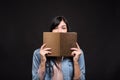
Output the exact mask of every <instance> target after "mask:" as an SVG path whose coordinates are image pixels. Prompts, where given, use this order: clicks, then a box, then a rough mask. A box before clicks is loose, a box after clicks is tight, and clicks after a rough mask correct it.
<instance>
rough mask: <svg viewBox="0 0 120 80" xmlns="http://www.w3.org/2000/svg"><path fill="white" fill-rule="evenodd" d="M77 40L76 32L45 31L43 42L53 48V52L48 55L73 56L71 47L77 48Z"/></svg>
mask: <svg viewBox="0 0 120 80" xmlns="http://www.w3.org/2000/svg"><path fill="white" fill-rule="evenodd" d="M76 42H77V33H76V32H67V33H59V32H56V33H55V32H43V43H46V46H45V47H47V48H52V49H51V52H52V53H51V54H48V55H47V56H71V52H72V51H71V50H70V48H73V47H74V48H75V47H77V46H76Z"/></svg>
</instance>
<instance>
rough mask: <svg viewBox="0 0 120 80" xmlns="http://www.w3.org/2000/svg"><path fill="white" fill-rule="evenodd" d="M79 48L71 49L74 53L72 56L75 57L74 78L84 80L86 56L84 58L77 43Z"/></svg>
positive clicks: (74, 79)
mask: <svg viewBox="0 0 120 80" xmlns="http://www.w3.org/2000/svg"><path fill="white" fill-rule="evenodd" d="M76 45H77V48H71V50H73V51H72V55H73V56H74V57H73V65H74V76H73V80H80V79H82V80H84V79H83V78H82V77H83V76H84V75H83V72H84V69H85V68H84V67H85V66H84V56H83V52H82V50H81V49H80V47H79V45H78V43H76Z"/></svg>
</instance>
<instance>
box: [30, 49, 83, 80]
mask: <svg viewBox="0 0 120 80" xmlns="http://www.w3.org/2000/svg"><path fill="white" fill-rule="evenodd" d="M39 65H40V49H36V50H35V51H34V53H33V63H32V80H39V74H38V69H39ZM79 65H80V70H81V75H80V80H85V61H84V54H83V53H82V54H81V56H80V58H79ZM46 70H48V69H46ZM62 72H63V78H64V80H72V79H71V78H72V74H73V66H72V62H71V61H70V59H68V58H64V59H63V60H62ZM45 80H51V79H50V77H49V75H48V73H46V74H45Z"/></svg>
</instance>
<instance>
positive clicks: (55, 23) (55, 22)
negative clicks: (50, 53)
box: [49, 16, 70, 32]
mask: <svg viewBox="0 0 120 80" xmlns="http://www.w3.org/2000/svg"><path fill="white" fill-rule="evenodd" d="M62 20H63V21H64V22H65V23H66V25H67V32H69V31H70V27H69V24H68V21H67V19H66V18H65V17H64V16H57V17H55V18H54V19H53V20H52V22H51V25H50V30H49V31H50V32H52V30H53V29H55V28H56V27H57V26H58V25H59V24H60V22H61V21H62Z"/></svg>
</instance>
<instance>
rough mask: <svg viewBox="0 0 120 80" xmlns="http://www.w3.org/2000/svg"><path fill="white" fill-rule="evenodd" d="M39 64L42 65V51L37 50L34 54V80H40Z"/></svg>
mask: <svg viewBox="0 0 120 80" xmlns="http://www.w3.org/2000/svg"><path fill="white" fill-rule="evenodd" d="M39 64H40V49H37V50H35V51H34V53H33V61H32V80H39V75H38V69H39Z"/></svg>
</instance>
